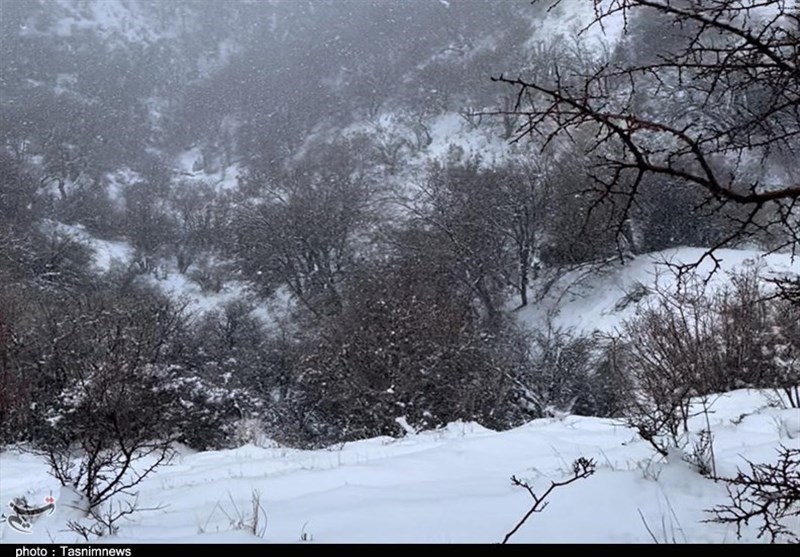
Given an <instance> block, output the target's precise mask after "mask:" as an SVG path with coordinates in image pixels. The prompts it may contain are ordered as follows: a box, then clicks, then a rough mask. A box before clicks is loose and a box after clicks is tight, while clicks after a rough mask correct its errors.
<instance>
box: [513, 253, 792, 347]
mask: <svg viewBox="0 0 800 557" xmlns="http://www.w3.org/2000/svg"><path fill="white" fill-rule="evenodd" d="M705 252H706V250H705V249H703V248H688V247H682V248H675V249H669V250H664V251H660V252H656V253H650V254H644V255H639V256H637V257H635V258H634V259H633V260H632V261H626V262H625V263H624V264H622V263H620V262H612V263H611V264H609V265H602V266H598V265H588V264H587V265H584V266H582V267H580V268H578V269H575V270H572V271H570V272H568V273H565V274H564V275H563V276H561V277H559V278H558V280H557V281H555V282H554V283H553V284H552V285H551V286H550V288H549V289H547V291H546V294H545V296H544V298H543V299H542V300H541V301H539V302H537V303H533V304H531V305H529V306H528V307H526V308H523V309H522V310H520V311H519V313H518V318H519V320H520V321H521V322H522V323H523V324H525V325H526V326H528V327H532V328H537V327H542V326H543V325H544V323H546V322H547V320H548V319H550V320H551V321H552V323H553V324H554V325H556V326H558V327H562V328H565V329H574V330H575V331H577V332H584V333H591V332H592V331H595V330H598V331H602V332H612V331H613V330H614V329H615V328H617V327H618V326H619V325H621V324H622V322H623V321H624V320H625V319H628V318H630V317H633V315H634V314H635V312H636V308H637V306H638V304H643V303H647V300H648V297H652V296H654V289H655V287H656V286H657V287H658V288H659V289H661V290H663V291H665V292H674V291H675V289H676V288H677V286H678V273H677V267H676V266H680V265H690V264H695V263H699V266H698V267H697V268H696V269H695V270H693V271H692V272H690V273H689V274H687V275H685V276H684V277H682V278H681V279H680V280H681V284H683V285H684V286H687V285H702V283H704V282H706V281H707V288H708V289H709V291H711V290H713V289H714V288H718V287H719V286H721V285H723V284H725V283H726V282H728V281H729V280H730V275H731V273H739V272H742V271H746V270H747V269H750V268H755V269H756V270H757V271H758V273H759V275H760V276H762V277H764V278H775V277H780V276H785V275H787V274H789V275H798V274H800V258H795V257H793V256H792V254H790V253H773V254H768V255H765V254H764V253H763V252H760V251H756V250H743V249H721V250H717V251H716V252H715V253H714V257H716V258H717V260H718V261H719V268H718V269H716V270H715V269H714V267H715V263H714V261H713V260H712V259H711V258H710V257H705V258H704V257H703V255H704V254H705ZM637 293H640V294H641V295H644V297H643V298H641V299H639V298H638V296H637ZM637 300H638V301H637Z"/></svg>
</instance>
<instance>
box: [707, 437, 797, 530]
mask: <svg viewBox="0 0 800 557" xmlns="http://www.w3.org/2000/svg"><path fill="white" fill-rule="evenodd" d="M778 454H779V458H778V462H777V463H775V464H753V463H752V462H749V461H748V465H749V468H750V470H749V471H746V472H743V471H739V473H738V474H736V476H735V477H733V478H727V479H725V480H724V481H725V482H726V483H727V488H728V496H729V497H730V503H728V504H725V505H719V506H717V507H714V508H713V509H711V510H710V511H709V512H710V513H712V514H713V515H714V516H713V518H712V519H710V521H711V522H720V523H723V524H735V525H736V533H737V536H738V537H740V538H741V535H742V528H743V527H744V526H747V525H748V524H750V521H751V520H752V521H755V522H760V525H759V527H758V534H757V535H758V537H759V538H762V537H764V536H769V539H770V541H772V542H776V541H781V540H786V541H792V542H800V528H798V524H800V523H798V520H797V518H796V517H798V516H800V449H790V448H787V447H782V448H781V449H780V451H779V453H778Z"/></svg>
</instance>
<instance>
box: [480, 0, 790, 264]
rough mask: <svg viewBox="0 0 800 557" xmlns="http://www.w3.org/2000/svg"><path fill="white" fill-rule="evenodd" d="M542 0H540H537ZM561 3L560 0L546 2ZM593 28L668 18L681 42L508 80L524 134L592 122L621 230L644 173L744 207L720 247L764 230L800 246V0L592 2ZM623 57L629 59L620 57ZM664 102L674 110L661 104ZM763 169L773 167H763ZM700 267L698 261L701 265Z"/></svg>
mask: <svg viewBox="0 0 800 557" xmlns="http://www.w3.org/2000/svg"><path fill="white" fill-rule="evenodd" d="M537 1H538V0H537ZM542 2H543V3H546V4H547V5H548V6H550V7H551V8H552V7H555V6H558V4H559V3H560V0H555V1H552V0H542ZM593 2H594V19H593V21H592V22H591V23H590V24H589V26H590V27H591V26H604V25H605V24H607V23H610V22H611V20H612V19H616V18H621V19H623V20H624V22H625V24H626V29H627V26H628V24H629V23H630V22H632V21H635V20H636V18H637V17H640V18H646V17H650V18H652V17H656V16H661V17H662V18H663V19H664V20H665V21H666V22H667V23H668V24H670V25H671V28H672V30H673V32H674V35H675V36H676V37H677V38H678V40H676V41H675V42H676V43H677V44H674V45H673V46H671V47H670V48H664V49H660V51H659V52H658V53H657V54H656V55H654V56H650V57H648V58H646V59H645V60H636V59H634V60H632V61H631V60H627V59H625V57H617V59H616V60H615V59H611V60H610V61H607V62H605V63H602V64H599V65H598V67H597V68H595V69H594V70H593V71H590V72H574V71H569V69H566V70H565V69H564V68H561V67H556V68H554V71H553V73H552V75H551V76H549V77H548V78H542V77H538V76H535V77H534V78H532V79H528V78H526V77H524V76H519V77H514V78H511V77H506V76H503V75H501V76H499V77H497V78H495V81H499V82H502V83H505V84H508V85H510V86H513V87H515V88H516V90H517V102H516V105H515V108H514V110H513V111H511V112H513V113H514V114H517V115H519V116H521V117H522V118H524V121H525V124H524V125H523V126H522V127H521V129H520V131H519V133H518V139H520V138H522V137H526V136H531V135H536V134H540V135H541V136H542V137H543V138H544V141H545V144H549V143H551V142H553V141H556V140H557V139H560V138H562V137H567V136H569V134H571V133H572V132H574V131H575V130H576V129H582V128H583V129H589V130H591V132H592V134H593V137H594V139H593V147H592V148H593V149H594V150H601V149H603V150H604V154H603V156H601V157H598V158H597V159H596V161H595V165H594V167H593V168H592V171H591V177H592V179H593V183H592V189H593V190H594V191H595V192H598V193H599V198H600V199H601V200H606V199H610V198H619V199H621V200H622V204H623V207H624V209H623V210H622V211H621V212H620V214H618V215H616V216H615V219H614V227H615V229H616V231H617V233H618V234H623V232H624V227H625V223H626V221H627V220H628V218H629V216H630V214H631V212H632V210H633V208H634V207H635V204H636V201H637V198H638V196H639V193H640V187H641V185H642V183H643V180H644V179H645V177H646V176H648V175H655V176H658V177H662V178H667V179H674V180H677V181H679V182H682V183H686V184H689V185H691V186H692V187H694V188H698V189H699V190H700V191H702V192H704V201H703V203H704V204H706V205H708V204H712V205H713V204H717V206H719V207H724V206H727V205H735V206H740V207H741V208H742V209H743V210H742V211H741V212H739V213H737V215H738V216H734V217H733V218H735V219H736V222H737V224H738V226H737V227H735V228H734V229H733V230H732V231H731V232H730V233H729V234H727V235H725V236H724V237H723V238H721V239H719V240H718V241H717V242H716V243H715V244H714V245H712V246H711V247H710V248H709V249H708V251H707V252H706V253H705V255H704V256H703V258H704V259H705V258H708V257H710V258H712V259H713V260H714V261H715V262H716V259H715V257H714V252H715V250H716V249H717V248H719V247H721V246H724V245H727V244H730V243H731V242H734V241H735V240H738V239H740V238H742V237H744V236H745V235H747V234H750V233H753V232H754V231H758V230H763V229H766V228H772V229H780V230H781V232H782V234H785V236H784V242H782V244H783V245H793V246H796V244H797V242H798V240H800V235H799V234H798V230H800V229H798V227H797V221H796V214H795V213H796V204H797V200H798V199H800V183H798V182H797V173H796V166H795V162H794V161H796V157H797V152H798V148H799V147H800V69H799V68H798V65H797V60H798V52H799V51H800V32H798V17H800V12H799V11H798V8H797V6H796V4H794V3H793V2H789V1H786V0H764V1H759V2H757V1H746V2H740V1H736V0H719V1H715V2H709V1H704V0H687V1H686V2H672V1H667V0H611V1H608V2H604V1H600V0H593ZM620 58H622V59H620ZM660 107H666V108H665V109H661V108H660ZM759 168H763V169H767V170H768V172H761V173H759V172H757V170H758V169H759ZM698 263H699V262H698Z"/></svg>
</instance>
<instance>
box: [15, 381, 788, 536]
mask: <svg viewBox="0 0 800 557" xmlns="http://www.w3.org/2000/svg"><path fill="white" fill-rule="evenodd" d="M712 400H713V405H712V407H711V411H710V420H711V428H712V431H713V435H714V453H715V456H716V465H717V469H718V472H719V473H720V474H721V475H724V476H730V475H733V474H735V473H736V470H737V468H739V467H746V464H747V462H746V461H747V460H750V461H753V462H771V461H773V460H774V459H775V457H776V452H775V449H777V448H778V446H779V444H783V445H784V446H786V447H800V410H797V409H789V410H786V409H779V408H776V407H773V406H772V405H771V397H770V396H769V393H760V392H754V391H737V392H734V393H729V394H726V395H722V396H720V397H716V398H713V399H712ZM696 420H698V421H697V423H695V424H694V426H695V429H697V430H699V429H700V428H702V427H705V417H703V416H700V417H698V418H696ZM701 422H702V423H701ZM261 445H262V446H260V447H257V446H253V445H247V446H244V447H241V448H239V449H235V450H229V451H220V452H208V453H192V452H188V451H185V452H183V453H182V454H180V456H178V457H177V458H176V459H175V461H174V462H173V464H172V465H170V466H166V467H163V468H162V469H160V470H159V471H158V472H157V473H155V474H154V475H153V476H152V477H150V478H148V479H147V480H146V481H145V482H144V483H143V484H142V485H141V489H140V492H139V493H140V497H139V502H140V505H141V506H142V507H143V508H144V507H161V508H160V510H154V511H149V512H141V513H139V514H138V515H136V516H134V517H133V519H132V520H131V521H130V522H126V523H125V524H123V525H122V528H121V530H120V533H119V536H118V538H116V539H114V540H113V541H120V542H133V543H136V542H179V541H180V542H206V543H213V542H262V541H263V542H299V541H302V540H305V541H310V542H314V543H317V542H318V543H334V542H431V543H458V542H473V543H495V542H499V541H501V540H502V539H503V536H504V535H505V533H506V532H508V531H509V530H510V529H511V528H512V527H513V526H514V525H515V524H516V522H517V521H518V520H519V519H520V518H521V517H522V515H523V514H524V513H525V512H526V511H527V509H528V508H529V506H530V504H531V499H530V497H529V495H528V494H527V493H526V492H525V491H524V490H522V489H521V488H517V487H514V486H512V485H511V483H510V481H509V478H510V476H511V475H516V476H518V477H519V478H521V479H524V480H527V481H529V482H530V483H531V484H532V486H533V487H534V489H536V490H538V491H540V492H541V491H542V490H543V489H546V488H547V486H548V485H549V482H550V481H551V480H556V481H557V480H561V479H564V478H565V477H567V476H569V474H570V468H571V463H572V461H573V460H574V459H575V458H577V457H579V456H584V457H587V458H592V459H594V460H595V461H596V463H597V472H596V473H595V474H594V475H593V476H591V477H589V478H587V479H584V480H580V481H578V482H577V483H574V484H572V485H569V486H566V487H563V488H560V489H557V490H556V491H555V492H554V493H553V494H552V495H551V497H550V498H549V500H550V501H551V502H550V505H548V507H547V508H546V509H545V510H544V512H543V513H540V514H536V515H534V516H533V517H532V518H531V519H530V521H529V522H528V523H527V524H526V525H525V526H523V527H522V529H521V530H520V531H519V532H518V533H517V534H516V535H515V536H514V537H513V538H512V541H514V542H653V541H658V542H662V543H672V542H711V543H720V542H733V541H736V539H737V538H736V534H735V530H734V529H732V528H731V527H727V526H724V525H720V524H708V523H705V522H703V521H704V520H705V519H708V518H709V515H708V514H707V513H705V512H704V511H705V509H709V508H711V507H713V506H715V505H717V504H722V503H724V502H725V499H726V495H725V487H724V485H723V484H722V483H715V482H713V481H711V480H709V479H706V478H704V477H702V476H701V475H700V474H698V472H697V471H696V470H694V469H693V468H692V467H691V466H690V465H689V464H687V463H686V462H684V461H682V460H681V459H680V458H675V459H672V460H670V461H666V460H665V459H662V458H660V457H655V456H654V455H653V451H652V449H651V448H650V447H649V445H648V444H647V443H646V442H644V441H642V440H640V439H638V438H637V436H636V435H635V433H634V432H633V431H632V430H631V429H628V428H626V427H623V426H622V425H621V424H619V423H617V422H615V421H614V420H609V419H598V418H580V417H575V416H563V417H560V418H553V419H542V420H536V421H534V422H532V423H530V424H528V425H525V426H523V427H520V428H517V429H514V430H511V431H506V432H502V433H498V432H493V431H489V430H487V429H484V428H482V427H480V426H478V425H476V424H465V423H455V424H451V425H450V426H448V427H447V428H445V429H442V430H439V431H431V432H426V433H421V434H418V435H409V436H407V437H405V438H402V439H392V438H377V439H370V440H366V441H360V442H355V443H348V444H346V445H341V446H335V447H330V448H329V449H326V450H317V451H298V450H290V449H285V448H281V447H276V446H270V445H269V443H261ZM0 474H2V475H1V476H0V479H1V480H2V481H0V498H2V500H4V501H6V500H9V499H10V498H11V497H19V496H23V495H24V496H26V497H27V498H28V500H29V501H38V500H40V499H43V498H44V497H45V496H46V495H48V494H50V493H52V494H53V495H54V496H56V498H62V499H64V498H65V493H64V492H62V491H60V488H59V485H58V482H56V481H55V480H54V479H53V478H51V477H49V476H48V474H47V467H46V466H45V464H44V463H43V462H42V461H41V460H40V459H38V458H36V457H34V456H31V455H27V454H20V453H17V452H15V451H6V452H4V453H2V455H0ZM254 491H256V492H258V493H259V494H260V502H261V506H262V507H263V513H264V514H265V515H266V516H263V514H262V516H261V517H260V522H261V524H262V525H263V526H265V530H264V531H263V537H257V536H253V535H252V534H250V533H248V532H247V531H246V529H244V530H243V529H240V528H239V526H238V525H237V523H238V522H239V521H240V520H243V521H245V522H247V521H248V519H249V517H250V516H252V510H251V509H252V503H251V498H252V493H253V492H254ZM56 505H57V512H56V513H54V514H53V515H52V516H50V517H44V518H42V519H40V520H39V521H38V522H37V523H35V525H34V531H33V533H32V534H30V535H23V534H20V533H16V532H14V531H12V530H11V529H10V528H8V527H5V529H4V530H2V534H0V536H1V539H2V541H3V542H7V543H10V542H33V541H36V542H47V541H58V542H62V541H63V542H67V541H75V540H76V537H77V536H76V534H75V533H74V532H70V531H68V530H67V529H66V527H65V524H66V522H67V520H68V519H70V518H76V516H75V514H74V511H70V509H68V508H66V507H65V506H64V505H61V506H58V502H57V503H56ZM796 526H797V527H798V528H800V524H797V525H796ZM648 528H649V530H651V531H652V535H651V534H650V533H648ZM754 533H755V529H754V527H751V528H750V529H747V530H746V531H745V532H744V533H743V538H742V539H743V541H755V534H754ZM109 541H110V540H109Z"/></svg>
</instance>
